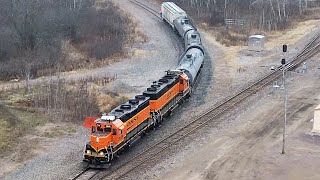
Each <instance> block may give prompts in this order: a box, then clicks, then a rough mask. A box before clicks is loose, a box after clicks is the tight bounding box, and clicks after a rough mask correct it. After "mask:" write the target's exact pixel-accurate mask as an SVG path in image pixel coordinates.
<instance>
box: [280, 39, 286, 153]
mask: <svg viewBox="0 0 320 180" xmlns="http://www.w3.org/2000/svg"><path fill="white" fill-rule="evenodd" d="M287 49H288V46H287V45H286V44H284V45H283V46H282V51H283V53H286V52H287ZM281 64H282V78H283V89H284V122H283V137H282V140H283V143H282V152H281V153H282V154H285V142H286V141H285V137H286V124H287V101H288V93H287V87H286V76H285V65H286V59H285V58H283V59H282V60H281Z"/></svg>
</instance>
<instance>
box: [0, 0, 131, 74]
mask: <svg viewBox="0 0 320 180" xmlns="http://www.w3.org/2000/svg"><path fill="white" fill-rule="evenodd" d="M131 30H132V27H131V22H130V19H129V18H128V17H127V16H126V15H124V14H122V13H121V11H120V10H119V9H118V8H117V7H116V6H115V5H113V4H112V3H111V2H109V1H106V2H104V3H100V4H99V6H98V7H97V4H96V1H95V0H41V1H39V0H1V1H0V80H9V79H12V78H32V77H36V76H38V75H39V73H40V72H43V70H44V69H50V71H48V72H52V71H51V70H53V71H55V70H59V71H63V70H64V69H66V67H67V66H68V65H69V63H70V62H67V60H66V58H65V54H64V51H63V44H64V42H66V41H69V42H70V43H71V44H72V45H73V46H74V47H76V48H77V49H78V50H80V51H81V52H84V53H85V54H86V55H87V56H88V58H94V59H97V60H99V59H104V58H107V57H110V56H113V55H114V54H117V53H121V52H123V47H124V45H125V44H126V41H127V39H128V36H129V33H130V32H131ZM41 75H43V74H41Z"/></svg>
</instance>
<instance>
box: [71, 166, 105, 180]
mask: <svg viewBox="0 0 320 180" xmlns="http://www.w3.org/2000/svg"><path fill="white" fill-rule="evenodd" d="M100 171H101V170H99V169H92V168H89V167H87V168H85V169H84V170H82V171H81V172H80V173H79V174H77V175H76V176H75V177H73V178H70V180H89V179H92V178H93V177H94V176H96V175H97V174H98V173H99V172H100Z"/></svg>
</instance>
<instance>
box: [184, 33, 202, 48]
mask: <svg viewBox="0 0 320 180" xmlns="http://www.w3.org/2000/svg"><path fill="white" fill-rule="evenodd" d="M184 46H185V51H188V50H189V49H191V48H198V49H199V50H201V51H202V53H203V54H204V51H203V46H202V42H201V37H200V34H199V33H198V31H196V30H190V31H188V32H186V34H185V36H184Z"/></svg>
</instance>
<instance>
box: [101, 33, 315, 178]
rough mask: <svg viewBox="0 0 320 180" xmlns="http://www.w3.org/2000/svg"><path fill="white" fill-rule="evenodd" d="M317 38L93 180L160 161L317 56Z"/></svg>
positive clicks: (122, 174)
mask: <svg viewBox="0 0 320 180" xmlns="http://www.w3.org/2000/svg"><path fill="white" fill-rule="evenodd" d="M319 35H320V34H318V35H317V36H316V37H315V38H313V39H312V41H311V42H310V43H309V44H307V46H306V47H305V48H304V49H303V50H302V52H301V53H300V54H298V55H297V56H296V57H295V58H293V60H291V61H290V62H288V63H287V64H286V65H284V66H279V67H278V68H277V69H276V70H275V71H273V72H271V73H269V74H267V75H266V76H264V77H262V78H261V79H259V80H258V81H256V82H255V83H253V84H252V85H250V86H249V87H247V88H245V89H243V90H242V91H240V92H238V93H236V94H235V95H233V96H232V97H230V98H228V99H226V100H225V101H223V102H221V103H218V104H217V105H215V106H214V107H213V108H211V109H210V110H209V111H207V112H205V113H204V114H202V115H201V116H199V117H197V118H196V119H195V120H193V121H192V122H190V123H189V124H187V125H185V126H184V127H182V128H181V129H179V130H178V131H176V132H174V133H172V134H170V135H169V136H167V137H165V138H164V139H162V140H160V141H159V142H157V143H156V144H154V145H153V146H151V147H149V148H148V149H146V150H144V151H143V152H141V153H139V154H138V155H136V156H135V157H133V158H131V159H129V160H128V161H126V162H124V163H122V164H120V165H117V166H114V167H112V168H111V169H109V170H107V171H106V172H105V173H100V174H99V176H100V177H98V176H97V177H96V178H98V179H120V178H122V177H124V176H126V175H127V174H128V173H130V172H132V171H133V170H135V169H137V168H138V167H140V166H142V165H144V164H145V163H147V162H150V161H152V160H155V159H156V158H159V157H161V153H162V152H164V151H166V150H167V149H168V148H169V147H171V146H173V145H174V144H175V143H177V142H178V141H180V140H181V139H183V138H184V137H186V136H188V135H189V134H191V133H193V132H194V131H195V130H197V129H200V128H201V127H203V126H204V125H205V124H207V123H208V122H210V121H212V120H214V119H216V118H217V117H219V116H220V115H222V114H223V113H225V112H226V111H227V110H229V109H231V108H232V107H235V106H236V105H237V104H239V103H240V102H242V101H243V100H245V99H246V98H247V97H249V96H251V95H252V94H254V93H256V92H257V91H258V90H260V89H261V88H263V87H265V86H266V85H269V84H271V83H272V82H273V81H275V80H276V79H278V78H279V77H281V76H282V70H283V68H284V70H285V71H288V70H291V69H293V68H295V67H297V66H298V65H299V64H301V63H302V62H304V61H306V60H307V59H309V58H310V57H312V56H313V55H315V54H317V53H319V52H320V38H319ZM214 123H217V124H218V123H220V122H218V121H214Z"/></svg>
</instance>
